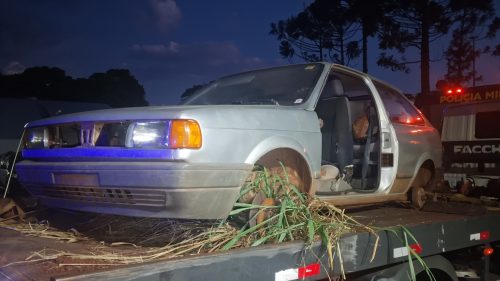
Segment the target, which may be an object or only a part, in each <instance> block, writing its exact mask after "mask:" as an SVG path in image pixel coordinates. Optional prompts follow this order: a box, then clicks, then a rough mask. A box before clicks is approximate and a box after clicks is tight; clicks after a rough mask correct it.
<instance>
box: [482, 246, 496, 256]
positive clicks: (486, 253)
mask: <svg viewBox="0 0 500 281" xmlns="http://www.w3.org/2000/svg"><path fill="white" fill-rule="evenodd" d="M494 251H495V250H493V248H491V247H486V248H484V249H483V255H484V256H485V257H487V256H491V255H492V254H493V252H494Z"/></svg>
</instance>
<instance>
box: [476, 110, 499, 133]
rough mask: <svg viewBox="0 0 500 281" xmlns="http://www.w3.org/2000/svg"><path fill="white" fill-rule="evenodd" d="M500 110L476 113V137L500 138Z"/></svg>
mask: <svg viewBox="0 0 500 281" xmlns="http://www.w3.org/2000/svg"><path fill="white" fill-rule="evenodd" d="M499 120H500V111H489V112H478V113H477V114H476V132H475V134H476V138H477V139H490V138H500V122H499Z"/></svg>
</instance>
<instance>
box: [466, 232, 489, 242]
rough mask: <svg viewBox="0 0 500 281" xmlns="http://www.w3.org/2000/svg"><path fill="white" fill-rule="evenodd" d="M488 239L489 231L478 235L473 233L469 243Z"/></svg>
mask: <svg viewBox="0 0 500 281" xmlns="http://www.w3.org/2000/svg"><path fill="white" fill-rule="evenodd" d="M488 239H490V232H489V231H481V232H479V233H473V234H471V235H470V241H473V240H477V241H480V240H488Z"/></svg>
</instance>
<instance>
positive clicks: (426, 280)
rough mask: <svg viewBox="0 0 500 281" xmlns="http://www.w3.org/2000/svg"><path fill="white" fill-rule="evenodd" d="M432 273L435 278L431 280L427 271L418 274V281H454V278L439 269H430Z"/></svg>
mask: <svg viewBox="0 0 500 281" xmlns="http://www.w3.org/2000/svg"><path fill="white" fill-rule="evenodd" d="M429 270H430V271H431V273H432V276H433V277H434V278H431V276H429V274H428V273H427V272H426V271H422V272H420V273H419V274H417V276H416V278H417V280H416V281H431V280H439V281H453V278H452V277H451V276H450V275H448V273H446V272H445V271H443V270H441V269H437V268H430V269H429Z"/></svg>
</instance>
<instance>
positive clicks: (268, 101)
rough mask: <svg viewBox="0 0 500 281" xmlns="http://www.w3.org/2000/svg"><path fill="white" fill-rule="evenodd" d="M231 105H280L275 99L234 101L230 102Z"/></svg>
mask: <svg viewBox="0 0 500 281" xmlns="http://www.w3.org/2000/svg"><path fill="white" fill-rule="evenodd" d="M231 104H247V105H253V104H273V105H280V104H279V102H278V101H277V100H275V99H272V98H271V99H253V100H247V101H243V100H235V101H232V102H231Z"/></svg>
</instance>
